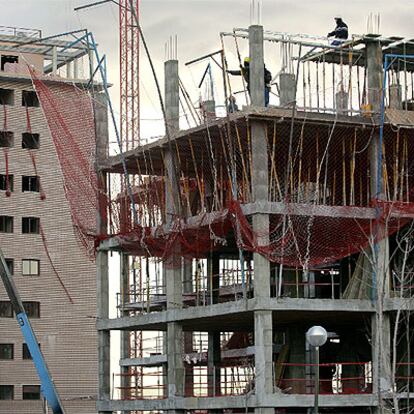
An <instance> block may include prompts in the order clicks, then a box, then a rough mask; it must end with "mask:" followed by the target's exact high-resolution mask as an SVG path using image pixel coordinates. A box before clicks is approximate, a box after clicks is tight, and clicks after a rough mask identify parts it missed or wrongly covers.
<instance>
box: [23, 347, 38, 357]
mask: <svg viewBox="0 0 414 414" xmlns="http://www.w3.org/2000/svg"><path fill="white" fill-rule="evenodd" d="M38 345H39V349H40V344H38ZM22 355H23V359H33V358H32V355H31V353H30V351H29V347H28V346H27V344H23V348H22Z"/></svg>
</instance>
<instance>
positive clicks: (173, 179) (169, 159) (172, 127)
mask: <svg viewBox="0 0 414 414" xmlns="http://www.w3.org/2000/svg"><path fill="white" fill-rule="evenodd" d="M164 70H165V113H166V123H167V129H168V133H169V136H170V137H171V138H172V137H173V136H174V134H176V133H177V132H178V130H179V128H180V123H179V120H180V118H179V117H180V107H179V96H180V95H179V93H180V92H179V91H180V89H179V79H178V61H177V60H168V61H167V62H165V64H164ZM173 149H174V146H173ZM164 158H165V171H166V173H167V177H166V188H165V201H166V223H167V224H169V223H170V222H171V221H172V220H173V219H174V218H175V217H176V215H177V214H179V211H180V207H179V206H180V199H179V189H180V187H179V181H178V177H177V176H176V171H174V165H177V159H176V153H175V152H174V151H173V152H172V153H170V151H169V149H168V147H167V149H166V151H165V155H164Z"/></svg>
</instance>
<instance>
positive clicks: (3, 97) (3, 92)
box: [0, 88, 14, 105]
mask: <svg viewBox="0 0 414 414" xmlns="http://www.w3.org/2000/svg"><path fill="white" fill-rule="evenodd" d="M0 105H14V91H13V90H12V89H2V88H0Z"/></svg>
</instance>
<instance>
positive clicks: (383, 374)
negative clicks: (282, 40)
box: [366, 41, 391, 399]
mask: <svg viewBox="0 0 414 414" xmlns="http://www.w3.org/2000/svg"><path fill="white" fill-rule="evenodd" d="M366 57H367V60H366V61H367V85H368V103H369V105H370V108H371V110H372V111H373V116H374V119H375V120H376V121H377V122H378V121H379V114H380V109H381V97H382V80H383V70H382V60H383V57H382V49H381V44H380V43H379V42H377V41H368V42H367V43H366ZM379 145H380V141H379V135H378V134H376V135H374V136H373V137H372V140H371V144H370V148H369V150H370V175H371V180H370V185H371V198H379V199H382V198H384V194H383V188H382V186H380V185H379V180H380V176H379V174H378V172H379V171H378V163H379V159H378V152H379V151H378V150H379ZM380 171H381V170H380ZM376 231H377V232H378V235H379V237H380V238H383V234H381V233H382V232H384V231H385V228H384V227H383V226H382V225H379V228H377V229H376ZM373 262H374V268H373V269H372V274H373V280H375V285H376V289H375V292H374V294H375V297H374V298H373V299H374V300H375V304H376V314H375V315H374V316H373V317H372V323H371V327H372V341H371V344H372V365H373V390H374V392H377V393H378V395H379V398H380V399H381V398H382V392H383V391H388V390H389V388H390V379H391V365H390V320H389V316H388V315H387V314H385V313H384V312H383V309H382V304H383V298H384V297H387V296H389V276H388V263H389V249H388V238H383V239H382V240H381V241H380V242H379V243H377V245H376V248H375V257H374V260H373Z"/></svg>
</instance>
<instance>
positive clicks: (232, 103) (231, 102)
mask: <svg viewBox="0 0 414 414" xmlns="http://www.w3.org/2000/svg"><path fill="white" fill-rule="evenodd" d="M238 111H239V107H238V106H237V102H236V98H235V97H234V96H233V95H230V96H229V98H228V105H227V112H229V113H233V112H238Z"/></svg>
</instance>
